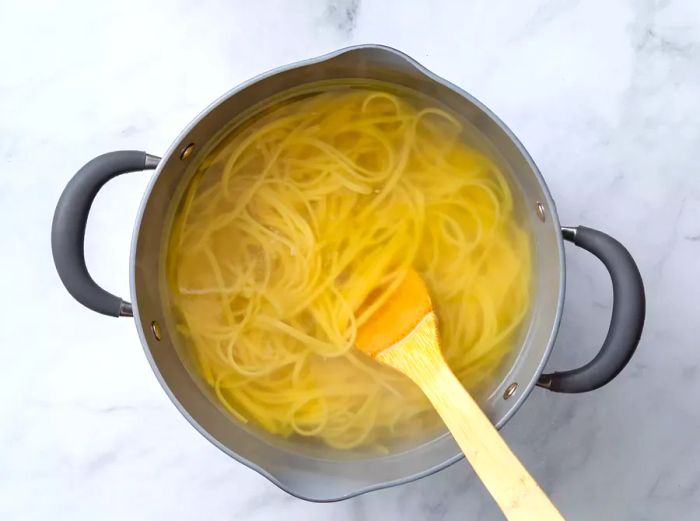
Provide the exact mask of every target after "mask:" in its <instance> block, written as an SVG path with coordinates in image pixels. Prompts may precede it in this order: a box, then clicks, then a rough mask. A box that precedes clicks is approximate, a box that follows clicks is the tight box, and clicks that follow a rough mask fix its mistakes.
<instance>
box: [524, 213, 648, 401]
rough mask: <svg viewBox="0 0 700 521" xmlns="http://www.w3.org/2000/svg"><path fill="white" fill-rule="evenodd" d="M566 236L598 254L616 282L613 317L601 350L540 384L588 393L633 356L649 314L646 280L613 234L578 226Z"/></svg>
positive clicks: (561, 390) (564, 233)
mask: <svg viewBox="0 0 700 521" xmlns="http://www.w3.org/2000/svg"><path fill="white" fill-rule="evenodd" d="M562 236H563V237H564V239H566V240H567V241H571V242H573V243H574V244H575V245H576V246H578V247H580V248H583V249H584V250H588V251H589V252H591V253H592V254H593V255H595V256H596V257H598V258H599V259H600V260H601V261H602V262H603V264H604V265H605V267H606V268H607V269H608V273H610V278H611V279H612V286H613V308H612V318H611V319H610V327H609V329H608V334H607V336H606V337H605V341H604V342H603V347H601V348H600V351H599V352H598V354H597V355H596V356H595V358H593V360H591V361H590V362H588V363H587V364H586V365H584V366H582V367H579V368H578V369H573V370H570V371H562V372H555V373H550V374H544V375H542V376H540V378H539V381H538V382H537V385H538V386H540V387H544V388H546V389H549V390H550V391H555V392H559V393H584V392H587V391H593V390H594V389H598V388H599V387H602V386H604V385H605V384H607V383H608V382H610V381H611V380H612V379H613V378H615V377H616V376H617V375H618V374H619V373H620V371H622V369H624V367H625V366H626V365H627V363H628V362H629V361H630V359H631V358H632V355H633V354H634V351H635V350H636V349H637V344H638V343H639V339H640V337H641V335H642V327H643V326H644V315H645V298H644V283H643V282H642V276H641V275H640V273H639V269H638V268H637V265H636V264H635V262H634V259H633V258H632V255H630V253H629V252H628V251H627V249H626V248H625V247H624V246H623V245H622V244H620V243H619V242H618V241H617V240H615V239H613V238H612V237H610V236H609V235H607V234H605V233H603V232H600V231H598V230H594V229H592V228H587V227H585V226H578V227H577V228H562Z"/></svg>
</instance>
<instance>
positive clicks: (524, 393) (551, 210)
mask: <svg viewBox="0 0 700 521" xmlns="http://www.w3.org/2000/svg"><path fill="white" fill-rule="evenodd" d="M363 50H374V51H377V50H379V51H382V52H386V53H390V54H393V55H395V56H397V57H399V58H401V59H402V60H404V61H406V62H407V63H409V64H410V65H411V66H412V67H414V68H415V69H416V70H417V71H418V72H420V73H421V74H422V75H424V76H425V77H426V78H428V79H430V80H432V81H434V82H436V83H438V84H441V85H443V86H444V87H447V88H448V89H450V90H452V91H453V92H455V93H457V94H459V95H460V96H462V97H464V98H466V99H467V100H468V101H470V102H471V103H473V104H474V105H475V106H476V107H477V108H478V109H479V110H480V111H481V112H482V113H484V114H485V115H486V116H487V117H488V118H490V119H491V120H492V121H494V122H495V123H496V124H497V125H498V126H499V127H500V129H501V130H502V131H503V132H504V134H505V135H506V136H507V137H508V138H509V139H510V141H511V142H512V143H513V144H514V145H515V147H516V148H517V150H518V152H519V153H520V154H521V155H522V157H523V158H524V159H525V161H526V162H527V164H528V166H529V168H530V170H531V173H532V174H533V175H534V176H535V177H536V180H537V182H538V183H539V185H540V187H541V189H542V192H543V194H544V201H542V203H543V204H544V205H545V208H546V210H547V215H548V217H549V218H551V220H552V225H553V227H554V229H555V230H560V224H559V218H558V215H557V211H556V205H555V203H554V200H553V199H552V196H551V194H550V192H549V188H548V187H547V184H546V183H545V181H544V178H543V177H542V174H541V173H540V171H539V169H538V168H537V165H536V164H535V162H534V161H533V159H532V157H531V156H530V154H529V153H528V152H527V150H526V149H525V147H524V146H523V144H522V143H521V142H520V141H519V140H518V138H517V137H516V136H515V134H514V133H513V132H512V131H511V130H510V128H509V127H508V126H507V125H506V124H505V123H504V122H503V121H502V120H501V119H500V118H498V116H496V114H494V113H493V112H492V111H491V110H490V109H489V108H488V107H486V106H485V105H484V104H483V103H482V102H480V101H479V100H478V99H477V98H475V97H474V96H473V95H471V94H469V93H468V92H466V91H464V90H463V89H461V88H460V87H458V86H457V85H454V84H453V83H451V82H449V81H448V80H446V79H444V78H442V77H440V76H438V75H436V74H435V73H433V72H431V71H430V70H428V69H427V68H426V67H424V66H423V65H421V64H420V63H419V62H418V61H416V60H415V59H413V58H411V57H410V56H408V55H406V54H405V53H403V52H401V51H399V50H397V49H394V48H393V47H389V46H386V45H379V44H360V45H353V46H348V47H343V48H341V49H338V50H335V51H332V52H329V53H326V54H323V55H321V56H317V57H313V58H309V59H305V60H301V61H297V62H294V63H291V64H287V65H283V66H280V67H277V68H275V69H272V70H269V71H267V72H264V73H262V74H259V75H257V76H255V77H253V78H251V79H249V80H247V81H244V82H242V83H240V84H238V85H237V86H235V87H233V88H232V89H230V90H229V91H227V92H226V93H224V94H223V95H221V96H219V97H218V98H217V99H216V100H215V101H213V102H212V103H210V104H209V105H208V106H207V107H206V108H204V109H203V110H202V111H201V112H200V113H199V114H198V115H197V116H196V117H195V118H194V119H193V120H192V121H190V123H189V124H188V125H187V126H186V127H185V128H184V129H183V130H182V131H181V132H180V133H179V135H178V136H177V137H176V138H175V140H174V141H173V142H172V144H171V145H170V147H169V148H168V149H167V151H166V152H165V153H164V154H163V158H162V160H161V161H160V163H159V165H158V167H157V168H156V171H155V173H154V174H153V175H152V176H151V179H150V181H149V184H148V186H147V187H146V190H145V192H144V195H143V198H142V200H141V203H140V205H139V210H138V213H137V217H136V220H135V224H134V230H133V234H132V241H131V252H130V261H129V264H130V270H129V283H130V293H131V298H132V303H133V308H134V313H133V315H134V323H135V325H136V329H137V332H138V335H139V338H140V340H141V343H142V346H143V349H144V353H145V354H146V358H147V359H148V362H149V364H150V365H151V368H152V369H153V372H154V373H155V375H156V378H157V379H158V381H159V383H160V385H161V387H163V389H164V390H165V392H166V394H167V396H168V397H169V398H170V400H171V401H172V402H173V404H174V405H175V406H176V407H177V409H178V410H179V411H180V413H181V414H182V415H183V416H184V417H185V418H186V419H187V421H188V422H189V423H190V424H191V425H192V426H193V427H194V428H195V429H196V430H197V431H198V432H199V433H200V434H201V435H202V436H204V437H205V438H206V439H207V440H209V441H210V442H211V443H212V444H213V445H215V446H216V447H217V448H219V449H220V450H221V451H222V452H224V453H225V454H227V455H228V456H230V457H232V458H233V459H235V460H236V461H238V462H240V463H242V464H244V465H245V466H247V467H248V468H250V469H252V470H254V471H256V472H257V473H259V474H260V475H262V476H264V477H265V478H267V479H268V480H269V481H270V482H272V483H273V484H275V485H276V486H277V487H279V488H280V489H281V490H283V491H285V492H287V493H288V494H290V495H292V496H294V497H297V498H299V499H304V500H307V501H312V502H317V503H330V502H336V501H341V500H344V499H349V498H352V497H355V496H359V495H361V494H365V493H367V492H372V491H374V490H380V489H383V488H388V487H392V486H396V485H401V484H404V483H408V482H411V481H415V480H417V479H420V478H423V477H426V476H429V475H432V474H434V473H436V472H438V471H440V470H443V469H445V468H447V467H448V466H450V465H452V464H454V463H456V462H457V461H459V460H460V459H462V458H463V457H464V455H463V454H462V453H461V452H458V453H457V454H455V455H454V456H452V457H451V458H448V459H447V460H445V461H443V462H441V463H439V464H437V465H434V466H432V467H430V468H428V469H425V470H423V471H421V472H417V473H415V474H412V475H410V476H404V477H402V478H399V479H395V480H391V481H386V482H382V483H375V484H372V485H369V486H366V487H362V488H359V489H357V490H353V491H351V492H348V493H345V494H342V495H340V496H337V497H331V498H318V497H309V496H306V495H304V494H301V493H299V492H297V491H295V489H294V488H293V487H292V486H289V485H288V484H286V483H284V482H283V481H282V480H280V479H278V478H277V477H276V476H275V475H274V474H273V473H271V472H270V471H268V470H266V469H265V468H263V467H261V466H259V465H257V464H256V463H254V462H253V461H250V460H249V459H247V458H244V457H243V456H241V455H239V454H238V453H236V452H235V451H233V450H231V449H230V448H229V447H227V446H226V445H224V444H223V443H222V442H220V441H219V440H218V439H216V438H215V437H214V436H213V435H212V434H210V433H209V431H207V430H206V429H205V428H204V427H203V426H202V425H200V424H199V422H198V421H197V420H195V419H194V418H193V417H192V416H191V415H190V413H189V412H188V410H187V409H186V408H185V407H184V406H183V405H182V404H181V403H180V402H179V400H178V399H177V398H176V396H175V395H174V393H173V391H172V390H171V389H170V386H169V385H168V383H167V382H166V381H165V378H164V377H163V376H162V374H161V373H160V370H159V369H158V366H157V364H156V362H155V360H154V359H153V356H152V354H151V352H150V348H149V340H148V338H146V331H147V329H148V327H144V324H142V322H141V315H140V313H139V309H138V298H136V296H137V287H136V253H137V244H138V239H139V230H140V229H141V224H142V219H143V216H144V212H145V209H146V204H147V202H148V200H149V198H150V196H151V193H152V191H153V188H154V186H155V184H156V181H157V179H158V177H159V176H160V174H161V172H162V171H163V169H164V166H165V165H166V164H167V163H168V162H169V161H170V160H171V158H172V157H173V156H177V155H179V152H180V147H181V145H182V142H183V140H184V139H185V138H186V137H187V136H188V134H189V133H190V131H191V130H192V129H193V128H195V127H196V126H197V125H198V124H199V123H200V122H201V121H202V120H203V119H204V118H205V117H206V116H207V115H208V114H209V113H210V112H211V111H213V110H214V109H216V108H217V107H218V106H219V105H220V104H221V103H223V102H224V101H225V100H227V99H229V98H231V97H232V96H234V95H235V94H237V93H238V92H240V91H241V90H243V89H246V88H248V87H250V86H252V85H254V84H255V83H257V82H259V81H261V80H263V79H266V78H269V77H271V76H274V75H277V74H279V73H282V72H285V71H289V70H292V69H296V68H299V67H304V66H309V65H316V64H320V63H323V62H325V61H329V60H332V59H334V58H336V57H338V56H341V55H343V54H346V53H350V52H358V51H363ZM556 244H557V248H558V254H559V279H560V280H559V291H558V295H557V305H556V311H555V315H554V317H553V324H552V329H551V332H550V335H549V338H548V341H547V345H546V347H545V350H544V353H543V355H542V356H541V358H540V361H539V363H538V365H537V367H536V370H535V372H534V373H533V375H532V377H531V379H530V381H528V382H527V384H525V385H523V386H522V387H521V390H520V391H519V392H518V395H517V396H516V397H514V401H513V402H512V404H511V406H510V408H509V409H508V410H507V412H506V413H505V414H503V416H502V417H501V418H500V419H499V420H498V422H497V423H496V428H497V429H500V428H501V427H502V426H503V425H504V424H505V423H506V422H507V421H508V420H509V419H510V418H511V417H512V416H513V415H514V414H515V412H516V411H517V410H518V409H519V408H520V407H521V405H522V403H523V402H524V401H525V400H526V399H527V397H528V396H529V395H530V393H531V392H532V389H533V388H534V387H535V385H536V383H537V379H538V378H539V376H540V375H541V374H542V372H543V370H544V367H545V365H546V363H547V361H548V359H549V357H550V354H551V352H552V349H553V346H554V341H555V338H556V334H557V331H558V329H559V324H560V321H561V315H562V309H563V303H564V293H565V281H566V266H565V263H564V244H563V238H562V235H561V233H560V232H558V233H556ZM448 435H449V433H445V434H444V435H443V436H448ZM437 439H439V438H436V440H437Z"/></svg>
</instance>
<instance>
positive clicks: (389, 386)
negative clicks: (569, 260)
mask: <svg viewBox="0 0 700 521" xmlns="http://www.w3.org/2000/svg"><path fill="white" fill-rule="evenodd" d="M463 134H464V133H463V129H462V125H461V124H460V122H459V121H458V120H457V119H456V118H455V117H454V116H453V115H452V114H451V113H449V112H447V111H445V110H443V109H441V108H438V107H435V106H430V105H429V104H424V106H421V104H420V103H418V102H416V101H415V100H413V99H412V98H410V97H407V96H401V95H398V94H394V93H390V92H389V91H386V90H384V89H381V88H378V87H374V88H371V87H364V88H336V89H326V90H324V91H322V92H318V93H316V94H314V95H311V96H307V97H304V98H302V99H295V100H291V101H289V102H288V103H283V104H281V105H279V106H277V107H274V108H271V109H268V110H266V111H264V112H262V113H261V114H260V115H259V116H258V117H257V118H251V119H249V120H248V121H247V122H246V123H243V124H240V125H238V126H237V127H236V128H234V129H233V130H231V131H230V132H229V133H228V135H226V136H224V137H223V138H222V140H221V141H220V143H219V144H218V145H217V146H216V147H214V148H213V150H212V151H211V152H210V153H208V154H207V156H206V158H205V160H204V161H202V162H201V163H200V164H199V166H197V167H196V172H195V173H194V175H193V177H192V181H191V183H190V184H189V186H188V188H187V191H186V193H185V195H184V197H183V202H182V204H181V206H180V208H179V210H178V212H177V215H176V217H175V220H174V223H173V227H172V232H171V237H170V242H169V247H168V255H167V279H168V284H169V288H170V301H171V305H172V307H173V309H174V316H175V317H176V324H177V325H176V327H177V329H178V330H179V333H180V336H181V337H182V338H183V341H184V342H183V343H184V347H183V349H185V350H186V351H187V352H188V353H189V354H190V355H191V358H192V360H194V365H195V366H196V370H197V372H198V373H199V374H200V375H201V377H202V378H203V380H204V381H205V382H206V384H207V385H208V386H210V387H211V389H212V390H213V392H214V393H215V395H216V397H217V398H218V400H219V401H220V402H221V404H222V405H223V406H224V407H225V408H226V409H227V410H228V411H229V412H230V413H231V414H232V415H233V416H234V417H235V418H237V419H238V420H240V421H243V422H247V421H251V422H254V423H256V424H258V425H260V426H262V427H263V428H264V429H266V430H267V431H269V432H271V433H274V434H279V435H282V436H285V437H287V436H291V435H298V436H310V437H315V438H317V439H319V440H322V441H323V442H325V443H326V444H327V445H330V446H331V447H335V448H339V449H350V448H354V447H358V446H365V447H374V448H378V449H380V450H385V449H386V448H387V447H390V446H391V444H392V442H394V441H395V440H400V439H406V437H407V436H415V435H416V433H417V432H424V431H425V430H426V429H429V428H431V427H435V425H436V420H435V416H434V415H433V414H432V413H431V408H430V405H429V403H428V402H427V400H426V399H425V398H424V396H423V395H422V394H421V392H420V391H419V390H418V388H417V387H415V386H414V385H413V384H412V383H411V382H410V381H408V379H406V378H405V377H404V376H403V375H400V374H399V373H397V372H395V371H393V370H392V369H389V368H385V367H382V366H380V365H379V364H378V363H376V362H375V361H373V360H370V359H369V358H368V357H366V356H365V355H363V354H362V353H360V352H359V351H358V350H356V349H355V348H354V341H355V336H356V333H357V328H358V326H360V325H361V324H363V322H364V321H366V320H367V317H369V316H370V315H371V314H372V313H373V311H374V310H375V309H376V308H377V307H378V306H380V305H381V304H382V303H383V302H384V300H385V299H386V298H387V297H388V296H389V295H390V294H391V292H392V291H393V289H394V288H395V287H396V286H397V284H398V283H400V282H401V279H402V277H403V276H404V274H405V273H406V272H407V270H408V269H409V268H413V269H415V270H417V271H418V272H419V273H420V274H421V275H422V276H423V277H424V279H425V281H426V283H427V285H428V288H429V290H430V293H431V297H432V299H433V303H434V306H435V308H436V313H437V316H438V319H439V329H440V336H441V343H442V346H443V352H444V355H445V357H446V359H447V361H448V363H449V365H450V367H451V368H452V370H453V371H454V372H455V374H456V375H457V376H458V378H459V379H460V380H461V382H462V383H463V384H464V385H465V386H467V387H468V388H471V389H474V388H476V387H478V386H480V385H482V384H484V383H485V382H488V380H489V378H493V375H494V373H495V372H497V370H498V368H499V366H500V365H501V363H502V361H503V359H504V357H505V356H506V355H507V354H508V353H509V352H510V351H511V348H512V346H513V342H514V340H515V338H516V336H517V331H518V330H519V326H520V325H521V324H522V323H523V318H524V316H525V315H526V313H527V310H528V305H529V291H530V279H531V266H530V242H529V238H528V234H527V233H526V231H525V230H524V229H523V228H522V227H521V226H520V225H519V223H518V222H517V221H516V220H515V218H514V209H513V198H512V194H511V189H510V187H509V185H508V183H507V181H506V179H505V177H504V175H503V174H502V173H501V172H500V171H499V169H498V168H497V166H496V165H495V164H494V163H493V162H492V161H490V160H489V159H488V158H487V157H486V156H485V155H484V154H483V153H481V152H479V151H477V150H475V149H474V148H471V147H470V146H469V145H468V144H466V140H465V139H464V135H463Z"/></svg>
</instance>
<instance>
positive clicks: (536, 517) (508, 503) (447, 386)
mask: <svg viewBox="0 0 700 521" xmlns="http://www.w3.org/2000/svg"><path fill="white" fill-rule="evenodd" d="M426 318H427V320H425V321H424V322H423V323H422V324H421V325H419V326H418V328H417V329H416V331H415V332H414V333H413V335H411V336H410V337H408V338H407V339H406V342H405V343H403V344H402V345H401V346H396V347H395V348H390V349H387V350H386V351H384V352H382V353H381V354H379V355H378V356H377V359H379V360H380V361H382V362H384V363H386V364H387V365H390V366H392V367H394V368H396V369H398V370H399V371H401V372H403V373H404V374H405V375H406V376H408V377H409V378H411V379H412V380H413V381H414V382H415V383H416V384H418V386H420V388H421V389H422V390H423V392H424V393H425V395H426V396H427V397H428V399H429V400H430V401H431V403H432V404H433V406H434V407H435V410H437V412H438V413H439V414H440V416H441V417H442V419H443V421H444V422H445V425H447V428H448V429H449V430H450V432H451V433H452V436H454V438H455V440H456V441H457V443H458V444H459V446H460V448H461V449H462V452H464V455H465V456H466V457H467V460H468V461H469V463H471V466H472V467H473V468H474V471H475V472H476V473H477V475H478V476H479V478H480V479H481V481H482V482H483V483H484V485H485V486H486V488H487V489H488V490H489V492H490V493H491V495H492V496H493V498H494V500H495V501H496V503H497V504H498V506H499V507H500V508H501V510H502V511H503V513H504V514H505V516H506V518H507V519H509V520H511V521H561V520H563V519H564V517H563V516H562V515H561V514H560V513H559V511H558V510H557V508H556V507H555V506H554V505H553V504H552V502H551V501H550V500H549V498H548V497H547V495H546V494H545V493H544V492H543V491H542V489H541V488H540V487H539V485H538V484H537V482H536V481H535V480H534V479H533V478H532V476H530V474H529V473H528V471H527V470H526V469H525V467H523V465H522V463H520V461H519V460H518V458H517V457H516V456H515V454H513V452H512V451H511V450H510V447H508V445H507V444H506V442H505V441H504V440H503V438H501V435H500V434H499V433H498V431H497V430H496V428H495V427H494V426H493V424H492V423H491V421H490V420H489V419H488V418H487V417H486V415H485V414H484V413H483V411H482V410H481V408H480V407H479V405H478V404H477V403H476V402H475V401H474V399H473V398H472V397H471V395H470V394H469V393H468V392H467V391H466V390H465V389H464V387H462V384H461V383H460V382H459V380H457V378H456V377H455V376H454V374H452V371H450V368H449V367H448V366H447V363H446V362H445V360H444V359H443V357H442V354H441V353H440V349H439V346H438V344H437V336H436V335H435V330H434V327H435V323H434V318H433V317H431V316H428V317H426ZM431 328H432V332H431V330H430V329H431ZM422 329H423V330H422Z"/></svg>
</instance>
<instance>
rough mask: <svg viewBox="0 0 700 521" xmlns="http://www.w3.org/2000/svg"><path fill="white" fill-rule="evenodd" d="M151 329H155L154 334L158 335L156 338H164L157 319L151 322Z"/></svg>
mask: <svg viewBox="0 0 700 521" xmlns="http://www.w3.org/2000/svg"><path fill="white" fill-rule="evenodd" d="M151 331H153V336H154V337H156V340H158V341H160V339H161V338H162V336H161V332H160V324H158V322H156V321H155V320H154V321H153V322H151Z"/></svg>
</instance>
